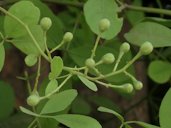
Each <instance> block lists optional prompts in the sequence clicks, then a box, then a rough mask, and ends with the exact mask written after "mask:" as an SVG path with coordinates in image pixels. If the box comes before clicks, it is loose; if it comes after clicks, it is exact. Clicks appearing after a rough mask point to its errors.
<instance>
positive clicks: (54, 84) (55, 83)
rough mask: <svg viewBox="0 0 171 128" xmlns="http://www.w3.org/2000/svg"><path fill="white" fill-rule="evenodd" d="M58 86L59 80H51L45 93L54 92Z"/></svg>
mask: <svg viewBox="0 0 171 128" xmlns="http://www.w3.org/2000/svg"><path fill="white" fill-rule="evenodd" d="M57 87H58V81H57V80H55V79H53V80H51V81H50V82H49V83H48V85H47V87H46V90H45V95H48V94H49V93H51V92H53V91H54V90H55V89H56V88H57Z"/></svg>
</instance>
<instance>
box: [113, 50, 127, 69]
mask: <svg viewBox="0 0 171 128" xmlns="http://www.w3.org/2000/svg"><path fill="white" fill-rule="evenodd" d="M123 55H124V53H123V52H121V51H120V52H119V55H118V58H117V60H116V64H115V66H114V68H113V72H115V71H116V69H117V67H118V65H119V62H120V61H121V58H122V56H123Z"/></svg>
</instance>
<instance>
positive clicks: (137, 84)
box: [133, 81, 143, 90]
mask: <svg viewBox="0 0 171 128" xmlns="http://www.w3.org/2000/svg"><path fill="white" fill-rule="evenodd" d="M133 86H134V88H135V89H136V90H141V89H142V87H143V83H142V82H141V81H134V82H133Z"/></svg>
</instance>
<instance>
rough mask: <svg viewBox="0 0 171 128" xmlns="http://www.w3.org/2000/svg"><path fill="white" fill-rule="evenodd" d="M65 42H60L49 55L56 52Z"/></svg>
mask: <svg viewBox="0 0 171 128" xmlns="http://www.w3.org/2000/svg"><path fill="white" fill-rule="evenodd" d="M64 43H65V42H64V41H63V40H62V41H61V43H60V44H58V45H57V46H56V47H55V48H53V49H52V50H51V51H50V53H53V52H54V51H56V50H58V49H59V48H60V47H61V46H62V45H63V44H64Z"/></svg>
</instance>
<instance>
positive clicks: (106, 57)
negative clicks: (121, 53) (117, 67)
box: [102, 53, 115, 64]
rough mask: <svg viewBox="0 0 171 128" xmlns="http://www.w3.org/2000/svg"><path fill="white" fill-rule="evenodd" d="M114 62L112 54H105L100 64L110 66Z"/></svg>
mask: <svg viewBox="0 0 171 128" xmlns="http://www.w3.org/2000/svg"><path fill="white" fill-rule="evenodd" d="M114 61H115V57H114V55H113V54H112V53H107V54H105V55H104V56H103V57H102V62H103V63H104V64H111V63H113V62H114Z"/></svg>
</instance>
